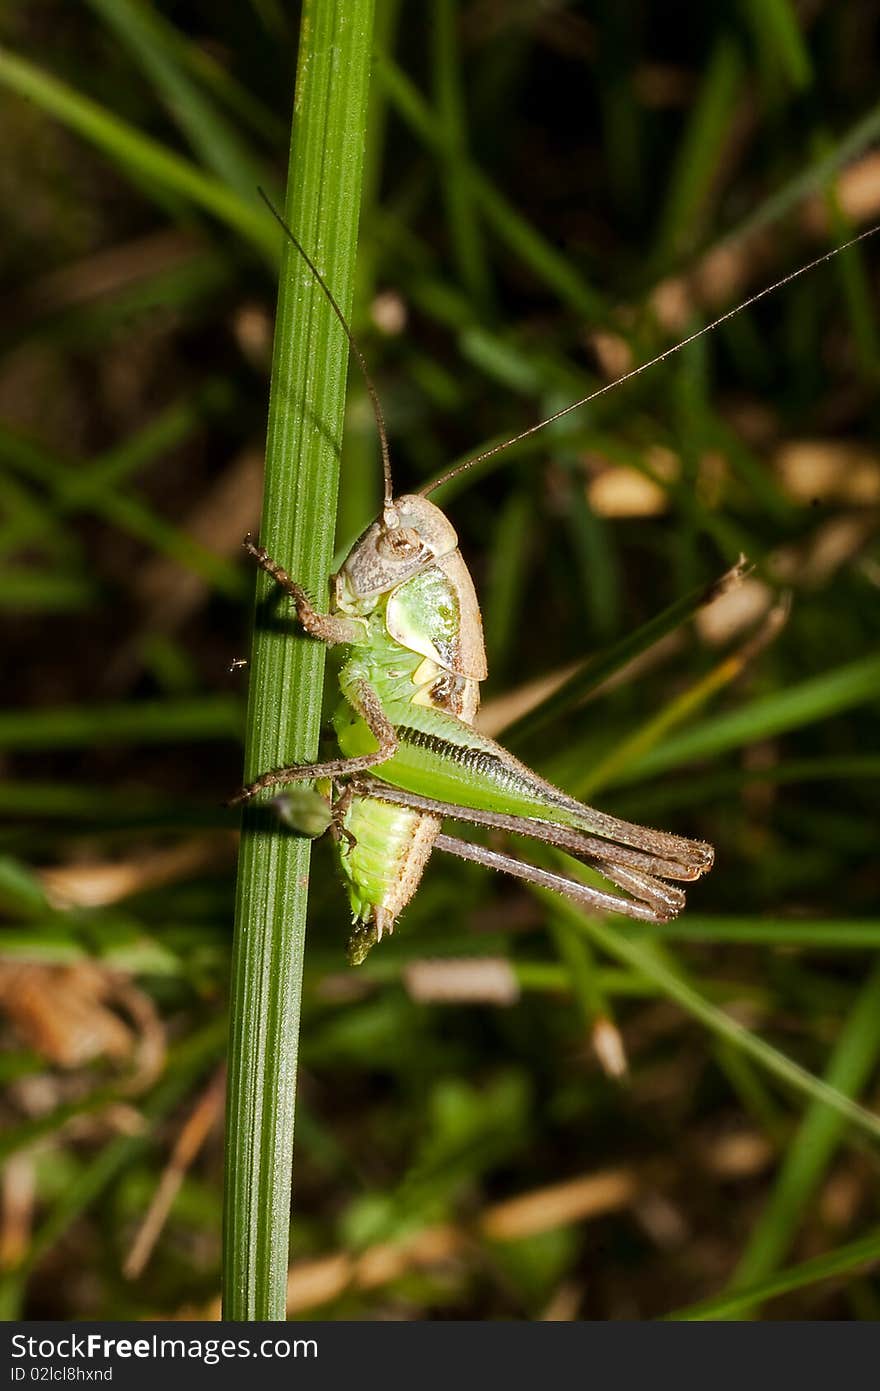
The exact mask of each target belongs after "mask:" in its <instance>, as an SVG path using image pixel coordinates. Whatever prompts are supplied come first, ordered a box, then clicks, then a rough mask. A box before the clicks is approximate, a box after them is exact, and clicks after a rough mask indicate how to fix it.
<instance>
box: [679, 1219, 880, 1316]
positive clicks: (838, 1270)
mask: <svg viewBox="0 0 880 1391" xmlns="http://www.w3.org/2000/svg"><path fill="white" fill-rule="evenodd" d="M878 1259H880V1232H872V1233H871V1235H870V1236H865V1237H862V1238H861V1239H860V1240H859V1241H851V1242H850V1243H849V1245H847V1246H838V1248H837V1250H836V1251H828V1252H826V1254H825V1255H824V1256H814V1257H813V1259H812V1260H809V1261H802V1262H801V1264H800V1265H793V1266H790V1267H789V1269H788V1270H781V1271H780V1272H779V1274H778V1275H771V1276H770V1278H769V1279H767V1280H759V1281H757V1283H756V1284H754V1285H750V1286H749V1287H748V1289H743V1290H734V1291H731V1293H730V1294H721V1295H716V1296H715V1297H714V1298H712V1299H704V1300H701V1301H700V1303H699V1304H691V1305H690V1307H689V1308H687V1309H679V1310H678V1311H677V1312H676V1313H674V1314H667V1316H666V1317H667V1318H668V1319H675V1320H679V1319H682V1320H687V1321H688V1322H696V1321H697V1320H703V1319H726V1318H734V1317H736V1316H737V1315H740V1314H742V1313H743V1312H744V1310H746V1309H748V1307H749V1306H750V1305H751V1304H755V1303H758V1302H763V1301H764V1300H766V1299H773V1298H774V1297H775V1296H776V1295H780V1294H790V1293H791V1291H792V1290H802V1289H805V1288H806V1287H807V1286H808V1285H815V1284H818V1282H819V1281H820V1280H829V1279H831V1277H832V1276H834V1275H843V1274H845V1273H846V1272H847V1271H850V1270H854V1269H855V1267H856V1266H862V1265H867V1264H869V1263H873V1262H875V1261H876V1260H878Z"/></svg>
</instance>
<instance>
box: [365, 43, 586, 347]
mask: <svg viewBox="0 0 880 1391" xmlns="http://www.w3.org/2000/svg"><path fill="white" fill-rule="evenodd" d="M376 78H377V81H380V82H381V84H382V86H383V88H384V90H385V91H386V93H387V95H388V99H389V101H390V103H391V105H392V106H393V107H394V109H395V110H396V111H397V113H398V115H399V116H400V118H401V120H403V121H405V122H406V124H407V125H408V126H409V127H410V129H411V130H412V131H413V132H414V133H415V134H416V135H417V136H418V137H419V139H421V140H423V141H424V143H425V144H426V145H427V146H428V148H429V149H431V150H434V151H435V152H437V153H439V154H442V153H443V130H442V127H441V126H440V124H439V122H438V120H437V119H436V117H435V115H434V113H433V111H432V110H431V108H430V107H429V106H428V103H427V102H426V101H425V99H424V97H423V96H422V94H421V92H420V91H419V90H418V88H417V87H416V86H415V84H414V83H412V82H411V81H410V79H409V78H408V77H407V76H406V74H405V73H403V72H401V70H400V68H399V67H397V65H396V64H395V63H393V62H391V61H390V59H386V60H385V61H384V62H383V63H382V64H381V66H380V67H379V68H378V69H377V72H376ZM457 173H458V178H459V180H461V181H462V182H463V183H466V184H467V185H468V186H469V187H470V189H471V192H472V196H473V197H474V199H475V200H476V202H477V203H478V204H479V207H480V209H481V210H482V213H483V216H484V217H485V218H486V219H487V221H489V222H491V224H492V226H493V228H494V229H495V233H496V235H497V236H498V237H500V238H501V240H502V241H504V242H505V243H506V244H507V246H509V247H510V249H511V251H513V253H514V255H516V256H518V257H519V258H520V260H521V261H522V262H523V263H524V265H527V266H530V267H531V269H532V270H533V271H534V273H535V274H536V275H537V276H539V277H540V279H542V280H543V281H544V283H545V284H546V285H548V286H549V287H550V288H551V289H552V290H553V291H554V292H555V293H556V294H558V295H559V298H560V299H561V300H564V301H565V302H566V303H567V304H569V305H570V306H571V307H572V308H573V309H574V310H576V311H577V313H579V314H583V315H584V316H585V317H586V318H588V319H591V320H596V319H601V318H603V316H604V302H603V300H602V297H601V296H600V295H599V294H597V293H596V291H595V290H593V289H592V288H591V287H590V286H589V285H588V284H587V283H586V281H585V280H584V279H583V277H582V276H581V275H580V274H579V273H578V271H576V270H575V268H574V267H573V265H572V264H571V262H570V261H569V260H568V259H567V257H565V256H562V255H560V253H559V252H558V251H557V250H556V248H555V247H553V246H551V245H550V243H549V242H548V241H546V240H545V239H544V237H542V236H541V235H540V233H539V232H536V231H535V229H534V227H532V226H531V224H530V223H529V222H527V221H526V219H525V218H524V217H523V216H522V214H521V213H519V212H517V210H516V208H514V207H513V206H512V204H511V203H509V202H508V201H507V199H506V198H505V197H504V196H503V194H501V193H499V192H498V190H497V189H496V188H495V186H494V184H493V183H492V182H491V181H490V180H489V179H488V178H486V176H485V175H484V174H483V173H481V171H480V170H479V169H477V168H475V166H473V165H471V164H468V163H466V162H465V161H462V162H461V165H460V167H459V169H458V171H457Z"/></svg>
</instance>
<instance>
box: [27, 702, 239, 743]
mask: <svg viewBox="0 0 880 1391" xmlns="http://www.w3.org/2000/svg"><path fill="white" fill-rule="evenodd" d="M241 723H242V721H241V710H240V707H239V703H238V701H237V700H233V699H232V698H231V697H229V696H204V695H202V696H199V697H197V698H193V699H191V700H143V701H127V702H124V703H122V704H120V705H83V706H79V705H68V706H58V707H55V708H54V709H47V710H3V711H0V749H19V750H23V749H78V748H83V747H85V748H89V747H92V746H94V747H98V746H99V745H100V746H102V747H106V746H108V745H112V744H127V743H131V744H163V743H169V744H170V743H174V742H175V741H180V742H184V741H190V740H195V739H198V740H203V739H205V740H212V739H237V738H238V737H239V736H240V734H241Z"/></svg>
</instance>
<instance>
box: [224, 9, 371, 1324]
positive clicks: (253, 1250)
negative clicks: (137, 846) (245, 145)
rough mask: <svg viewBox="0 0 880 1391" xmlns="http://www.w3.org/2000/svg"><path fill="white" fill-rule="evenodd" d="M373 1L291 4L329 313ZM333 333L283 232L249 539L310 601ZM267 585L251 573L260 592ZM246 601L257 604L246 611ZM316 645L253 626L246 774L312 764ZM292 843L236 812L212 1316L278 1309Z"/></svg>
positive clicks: (332, 495)
mask: <svg viewBox="0 0 880 1391" xmlns="http://www.w3.org/2000/svg"><path fill="white" fill-rule="evenodd" d="M372 26H373V4H372V0H347V3H346V4H344V5H340V4H339V3H337V0H308V2H307V3H306V4H305V6H304V8H303V19H302V30H301V38H300V52H299V66H298V72H297V86H296V103H295V111H294V126H293V138H292V144H291V155H290V170H289V178H288V191H287V207H286V211H287V217H288V220H289V221H290V223H291V226H292V227H293V229H294V231H295V232H296V233H297V235H298V236H299V237H300V238H301V240H302V242H303V244H304V245H305V247H306V248H307V249H308V251H309V253H310V255H311V256H312V257H313V258H314V259H315V262H316V264H317V265H318V266H319V267H320V269H321V270H322V272H323V273H324V274H325V275H326V277H327V281H328V283H329V285H330V286H331V287H332V289H333V293H334V294H335V295H336V297H337V299H338V300H339V303H340V305H341V306H342V308H343V311H344V312H347V311H349V310H350V307H351V299H352V287H353V284H354V267H355V253H356V245H357V225H358V211H359V205H360V195H361V178H362V166H363V152H364V144H365V134H366V111H367V91H368V82H369V61H370V52H371V41H372ZM347 364H348V345H347V343H346V341H345V338H344V335H343V334H342V331H341V329H340V326H339V324H338V322H337V321H336V319H335V318H334V316H333V314H332V311H331V309H330V306H329V305H328V304H327V302H326V300H325V299H324V297H323V296H322V294H321V292H320V290H319V288H318V287H317V285H316V284H315V282H314V280H313V279H312V277H311V276H310V274H309V273H308V270H307V269H306V267H305V266H304V264H303V262H302V260H301V259H300V258H299V256H298V255H297V254H296V253H295V252H294V250H293V248H292V247H290V246H289V245H288V246H286V248H285V254H284V258H283V261H282V271H281V280H280V284H279V295H278V313H277V320H276V330H275V348H274V357H273V364H272V389H271V396H270V403H269V427H268V440H267V450H266V481H265V493H264V500H263V522H262V528H261V539H262V541H263V544H264V545H265V546H266V547H267V548H268V550H269V551H270V553H271V554H272V555H273V556H275V557H276V558H277V559H278V560H279V561H280V562H281V564H283V565H284V566H285V567H286V568H287V569H288V570H289V571H290V572H291V573H292V574H293V575H295V576H296V577H297V579H298V580H300V581H301V582H302V583H303V585H304V586H305V587H306V588H307V589H308V590H310V591H311V592H312V593H314V594H315V595H317V596H319V602H321V603H324V602H326V595H327V575H328V573H329V569H330V562H331V557H332V554H333V538H334V525H335V515H336V491H337V474H338V453H339V445H340V440H341V435H342V421H343V413H344V407H345V386H346V375H347ZM269 589H270V585H269V582H268V580H266V578H265V577H262V578H261V579H260V581H259V583H258V590H257V592H258V596H259V598H260V600H264V599H265V598H266V596H267V594H268V592H269ZM261 611H262V609H261V608H258V616H259V614H260V612H261ZM323 669H324V650H323V648H322V647H321V646H320V644H318V643H316V642H312V641H309V640H308V639H306V638H302V637H291V636H290V635H288V634H286V633H284V632H278V631H273V630H272V629H270V628H269V627H261V626H260V625H259V623H258V625H257V629H256V632H255V636H254V646H253V657H252V662H251V668H250V670H251V685H250V701H249V707H248V719H247V743H246V753H245V776H246V777H248V778H251V777H254V776H255V775H256V774H257V773H259V772H261V771H262V770H264V769H266V768H270V767H273V766H277V765H278V764H279V763H286V762H290V761H291V759H294V760H295V759H301V760H308V759H313V758H314V756H315V753H316V751H317V745H318V732H319V724H320V715H321V678H322V673H323ZM309 848H310V847H309V842H308V841H305V840H302V839H299V838H297V837H294V836H292V835H291V834H290V833H289V832H287V831H286V830H284V829H283V828H282V826H281V824H280V823H279V824H278V826H277V827H275V828H271V829H269V830H267V829H266V828H265V825H264V824H263V825H261V824H260V822H259V820H258V819H257V817H256V816H255V815H253V814H249V815H246V816H245V818H244V827H243V834H242V843H241V854H240V860H239V877H238V895H237V903H236V929H235V943H234V948H233V968H232V999H231V1019H230V1043H229V1052H230V1072H229V1097H228V1110H227V1142H226V1144H227V1148H226V1164H227V1168H226V1197H225V1216H224V1257H223V1264H224V1273H223V1288H224V1315H225V1317H226V1318H228V1319H280V1318H284V1315H285V1308H286V1291H287V1252H288V1236H289V1225H290V1191H291V1168H292V1156H293V1103H294V1091H295V1083H296V1067H297V1050H298V1031H299V1007H300V994H301V985H302V968H303V949H304V938H305V914H306V895H307V875H308V866H309Z"/></svg>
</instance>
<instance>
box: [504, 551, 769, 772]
mask: <svg viewBox="0 0 880 1391" xmlns="http://www.w3.org/2000/svg"><path fill="white" fill-rule="evenodd" d="M742 574H743V567H742V565H741V564H740V565H736V566H734V567H733V569H732V570H729V571H727V573H726V574H724V575H722V576H721V578H720V579H718V580H716V581H715V582H714V583H713V584H710V585H700V587H699V588H698V589H694V590H692V591H691V593H690V594H686V595H685V596H684V598H682V599H676V601H675V602H674V603H672V604H670V605H669V606H668V608H665V609H664V610H663V611H662V613H658V614H657V615H656V617H655V618H651V619H649V620H648V622H647V623H643V624H642V625H641V626H640V627H639V628H636V629H635V630H634V631H633V632H631V633H625V634H624V636H623V637H622V638H619V639H618V640H617V642H615V643H613V644H612V645H611V646H610V647H607V648H605V649H604V650H603V651H601V652H597V653H596V654H595V655H594V656H593V657H588V658H587V660H586V661H585V662H583V663H582V665H581V666H579V667H578V669H577V671H575V672H573V673H572V675H571V676H570V677H569V678H568V679H567V680H566V681H565V682H564V683H563V684H562V685H561V686H560V687H559V689H558V690H556V691H554V692H553V694H552V695H551V696H548V697H547V699H546V700H544V701H542V702H541V704H540V705H539V706H537V707H536V708H535V709H534V710H532V711H530V712H529V713H528V714H527V715H524V716H522V718H520V719H519V720H517V721H516V722H515V723H514V724H512V725H508V726H507V728H506V729H505V731H504V732H505V738H506V741H507V742H508V743H514V744H515V743H516V742H517V741H518V740H522V739H524V738H527V737H528V736H529V735H530V734H534V733H535V732H536V731H537V730H539V729H541V728H542V727H543V726H544V725H546V724H549V723H550V722H551V721H553V720H555V719H558V718H559V717H560V716H561V715H563V714H565V713H566V712H567V711H568V710H570V709H571V708H572V707H573V706H574V705H576V704H577V703H578V702H579V701H581V700H584V699H585V698H586V697H587V696H588V695H589V694H590V692H591V691H594V690H595V689H596V687H597V686H599V685H600V684H601V683H602V682H603V681H607V679H608V678H609V676H613V675H614V673H615V672H617V671H620V669H621V668H622V667H624V666H626V664H627V662H631V661H633V659H634V658H636V657H638V656H641V654H642V653H643V652H647V650H648V648H649V647H652V646H653V645H654V643H656V642H659V641H660V639H661V638H663V637H665V636H666V634H667V633H671V632H673V631H674V630H675V629H676V628H678V627H680V625H681V624H682V623H686V622H687V621H688V619H690V618H692V617H693V616H694V614H695V613H697V612H698V610H699V609H701V608H703V607H704V606H705V605H706V604H709V603H712V602H713V600H715V599H717V598H718V597H719V596H720V595H721V594H724V593H725V592H726V591H727V590H729V589H730V588H732V587H733V586H734V585H735V584H737V583H738V582H739V580H740V579H741V577H742Z"/></svg>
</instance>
